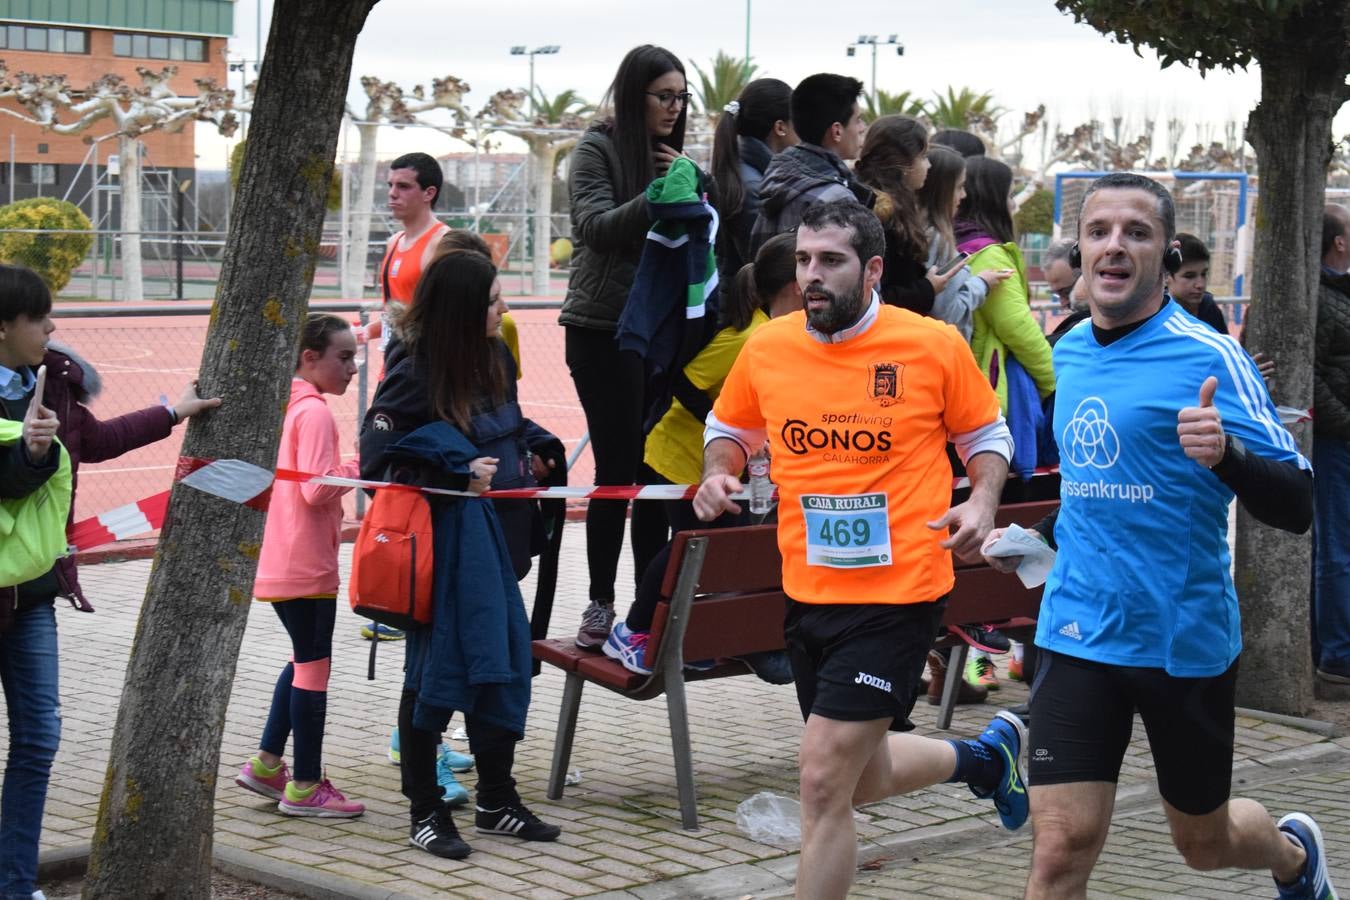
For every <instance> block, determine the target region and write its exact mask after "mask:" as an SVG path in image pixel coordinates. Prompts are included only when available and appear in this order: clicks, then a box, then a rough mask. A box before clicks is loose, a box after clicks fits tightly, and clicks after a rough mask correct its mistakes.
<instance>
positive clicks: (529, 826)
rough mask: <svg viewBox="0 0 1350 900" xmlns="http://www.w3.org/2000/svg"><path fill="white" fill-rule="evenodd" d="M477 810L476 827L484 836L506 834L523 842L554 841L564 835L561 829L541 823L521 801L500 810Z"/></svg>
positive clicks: (480, 808) (479, 808) (481, 808)
mask: <svg viewBox="0 0 1350 900" xmlns="http://www.w3.org/2000/svg"><path fill="white" fill-rule="evenodd" d="M477 809H478V812H477V814H476V815H475V816H474V825H476V826H477V828H478V830H479V831H480V832H482V833H483V834H504V835H506V836H507V837H518V838H520V839H521V840H523V841H553V840H557V838H558V835H560V834H562V829H561V828H559V827H558V826H557V825H549V824H547V823H544V822H541V821H539V817H538V816H536V815H535V814H534V813H532V812H530V811H529V810H528V809H526V808H525V804H523V803H521V802H520V801H516V802H515V803H509V804H507V805H506V806H503V807H501V808H499V809H483V807H481V806H480V807H478V808H477Z"/></svg>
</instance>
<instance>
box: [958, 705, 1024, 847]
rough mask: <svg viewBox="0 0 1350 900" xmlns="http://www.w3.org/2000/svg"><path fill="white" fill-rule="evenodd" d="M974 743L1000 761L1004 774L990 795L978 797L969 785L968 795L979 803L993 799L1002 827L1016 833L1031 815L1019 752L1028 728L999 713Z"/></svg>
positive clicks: (1005, 712)
mask: <svg viewBox="0 0 1350 900" xmlns="http://www.w3.org/2000/svg"><path fill="white" fill-rule="evenodd" d="M975 740H977V741H979V742H980V743H981V744H984V745H985V746H986V747H988V748H989V749H990V751H992V752H993V754H994V755H995V756H997V757H998V758H999V759H1001V760H1003V774H1002V776H1000V777H999V780H998V784H997V785H995V787H994V789H993V790H992V791H988V792H984V793H981V792H980V791H978V790H976V788H975V786H974V785H972V786H971V788H970V792H971V793H972V794H974V795H975V796H976V797H979V798H980V799H981V800H986V799H989V798H991V797H992V798H993V800H994V808H995V809H997V810H998V817H999V818H1000V819H1002V820H1003V827H1004V828H1006V829H1008V830H1009V831H1016V830H1017V829H1019V828H1021V827H1022V826H1023V825H1024V824H1026V821H1027V816H1028V815H1029V814H1030V813H1031V804H1030V802H1029V801H1028V799H1027V776H1026V772H1024V771H1023V770H1022V748H1023V747H1024V746H1025V745H1026V742H1027V726H1025V725H1023V724H1022V720H1021V719H1019V718H1017V716H1015V715H1013V714H1012V713H1010V712H1008V710H1006V709H1001V710H999V711H998V714H997V715H995V716H994V721H992V722H990V723H989V727H988V728H986V729H985V730H984V733H983V734H981V735H980V736H979V737H978V738H976V739H975Z"/></svg>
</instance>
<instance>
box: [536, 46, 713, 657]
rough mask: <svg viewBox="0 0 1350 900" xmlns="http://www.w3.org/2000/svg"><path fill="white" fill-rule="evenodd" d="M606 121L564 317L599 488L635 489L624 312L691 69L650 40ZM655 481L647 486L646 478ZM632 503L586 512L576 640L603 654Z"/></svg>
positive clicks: (638, 508)
mask: <svg viewBox="0 0 1350 900" xmlns="http://www.w3.org/2000/svg"><path fill="white" fill-rule="evenodd" d="M601 106H602V108H605V109H607V110H608V113H609V114H608V116H606V117H604V118H601V119H600V120H599V121H597V122H596V123H595V124H594V125H592V126H591V128H590V129H589V130H588V131H587V132H586V134H585V135H584V136H583V137H582V138H581V140H580V141H579V142H578V143H577V146H576V149H574V150H573V151H572V157H571V162H570V165H569V171H568V177H567V187H568V193H569V195H570V197H571V216H572V241H573V244H574V245H575V248H576V249H575V250H574V252H573V256H572V277H571V280H570V281H569V283H568V286H567V296H566V298H565V299H564V300H563V306H562V314H561V315H560V316H559V317H558V321H559V323H560V324H562V325H563V326H564V328H565V329H566V339H565V348H566V359H567V367H568V369H569V370H570V371H571V373H572V381H573V382H574V383H575V384H576V389H577V397H578V398H579V399H580V400H581V407H582V409H583V410H584V411H585V413H586V427H587V428H588V429H589V432H590V441H591V453H592V455H593V457H594V459H595V483H596V484H612V485H624V484H634V483H636V482H637V481H638V480H639V476H640V473H641V471H642V454H643V433H642V417H643V413H644V410H646V408H647V404H646V402H645V400H644V397H643V391H644V374H643V365H642V360H641V359H640V357H638V355H637V354H636V353H632V352H620V350H619V347H618V344H617V343H616V341H615V332H616V330H617V328H618V321H619V313H620V312H622V311H623V307H624V303H625V301H626V300H627V299H628V292H629V289H630V288H631V287H632V284H633V278H634V275H635V273H636V271H637V265H638V260H639V258H640V257H641V255H642V246H643V242H644V239H645V238H646V234H647V228H648V226H649V225H650V219H649V216H648V212H647V200H646V197H645V196H644V191H645V190H646V188H647V185H648V184H649V183H650V182H651V180H652V179H653V178H656V177H659V176H661V175H664V174H665V172H666V170H667V169H669V168H670V164H671V163H672V162H673V161H674V160H675V159H677V158H678V157H679V156H681V155H682V148H683V146H684V128H685V119H686V114H687V112H688V108H689V91H688V85H687V83H686V82H685V77H684V66H683V65H682V64H681V63H680V61H679V59H677V58H676V57H675V55H674V54H673V53H671V52H670V51H669V50H665V49H663V48H661V47H654V46H651V45H650V44H644V45H643V46H641V47H635V48H633V49H632V50H630V51H629V52H628V55H627V56H625V57H624V58H623V62H621V63H619V71H618V73H617V74H616V75H615V76H614V82H613V84H611V85H610V88H609V91H608V92H607V93H606V96H605V100H604V101H603V102H602V104H601ZM642 480H643V481H646V480H647V479H645V478H644V479H642ZM626 516H627V503H626V502H625V501H622V500H617V501H616V500H592V501H591V502H590V505H589V507H588V509H587V511H586V556H587V563H588V566H589V570H590V600H591V602H590V605H589V606H588V607H587V609H586V612H585V614H584V615H583V617H582V624H581V629H580V631H578V633H577V638H576V642H577V645H578V646H580V647H585V648H597V647H599V646H601V645H602V644H603V643H604V642H605V639H606V638H607V637H608V636H609V630H610V626H612V625H613V623H614V579H615V574H616V570H617V567H618V561H619V552H620V550H621V549H622V547H623V530H624V520H625V518H626ZM667 533H668V528H667V525H666V520H665V514H664V512H663V511H662V509H661V506H660V504H657V503H637V504H634V508H633V521H632V542H633V557H634V563H635V570H636V571H637V572H638V573H641V572H643V571H644V570H645V569H646V567H647V563H648V562H650V560H651V558H652V557H653V556H655V555H656V553H657V552H658V551H659V550H660V549H661V547H662V546H663V545H664V544H665V542H666V537H667Z"/></svg>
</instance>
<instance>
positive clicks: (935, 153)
mask: <svg viewBox="0 0 1350 900" xmlns="http://www.w3.org/2000/svg"><path fill="white" fill-rule="evenodd" d="M928 162H929V163H931V167H930V168H929V169H928V177H927V178H925V179H924V181H923V187H921V188H919V190H918V199H919V208H920V209H922V210H923V211H924V213H925V214H926V215H927V216H928V224H929V225H931V226H932V227H933V230H934V231H936V232H937V233H938V235H940V236H941V237H942V240H943V241H945V242H946V245H947V249H948V250H951V249H954V248H955V247H956V237H955V236H954V235H953V233H952V196H953V195H954V194H955V193H956V183H957V182H958V181H960V180H961V175H962V173H964V172H965V171H966V160H965V157H963V156H962V155H961V154H960V153H957V152H956V151H955V150H953V149H951V148H950V147H944V146H942V145H941V144H933V145H932V146H931V147H929V148H928ZM938 262H939V263H941V262H942V260H938Z"/></svg>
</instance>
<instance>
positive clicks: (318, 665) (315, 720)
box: [258, 597, 337, 781]
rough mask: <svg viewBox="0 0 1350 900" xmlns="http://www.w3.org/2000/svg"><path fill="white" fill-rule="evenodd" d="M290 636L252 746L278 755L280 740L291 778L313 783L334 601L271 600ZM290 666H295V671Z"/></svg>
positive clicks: (318, 770) (319, 768)
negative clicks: (287, 657)
mask: <svg viewBox="0 0 1350 900" xmlns="http://www.w3.org/2000/svg"><path fill="white" fill-rule="evenodd" d="M272 609H273V610H275V611H276V614H277V617H278V618H279V619H281V624H282V625H284V626H285V627H286V633H287V634H288V635H290V638H291V661H290V662H288V663H286V665H285V667H284V668H283V669H282V670H281V675H279V676H278V677H277V683H276V687H275V688H273V690H272V707H271V709H270V710H269V712H268V714H267V724H266V725H265V726H264V727H263V733H262V740H261V741H260V742H259V744H258V746H259V747H260V748H261V749H263V750H266V751H267V752H268V753H273V754H275V755H277V756H281V755H282V754H283V753H285V752H286V739H287V738H292V739H293V744H294V750H295V758H294V765H293V766H292V767H291V777H293V778H294V779H295V780H296V781H318V780H319V779H320V778H322V777H323V764H322V757H323V728H324V720H325V718H326V717H327V715H328V667H329V657H330V656H331V655H332V650H333V622H334V616H335V615H336V613H337V601H336V600H333V599H331V598H315V597H303V598H299V599H296V600H279V601H277V602H276V603H273V604H272ZM296 666H299V667H300V670H301V671H300V672H299V673H298V674H297V672H296Z"/></svg>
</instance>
